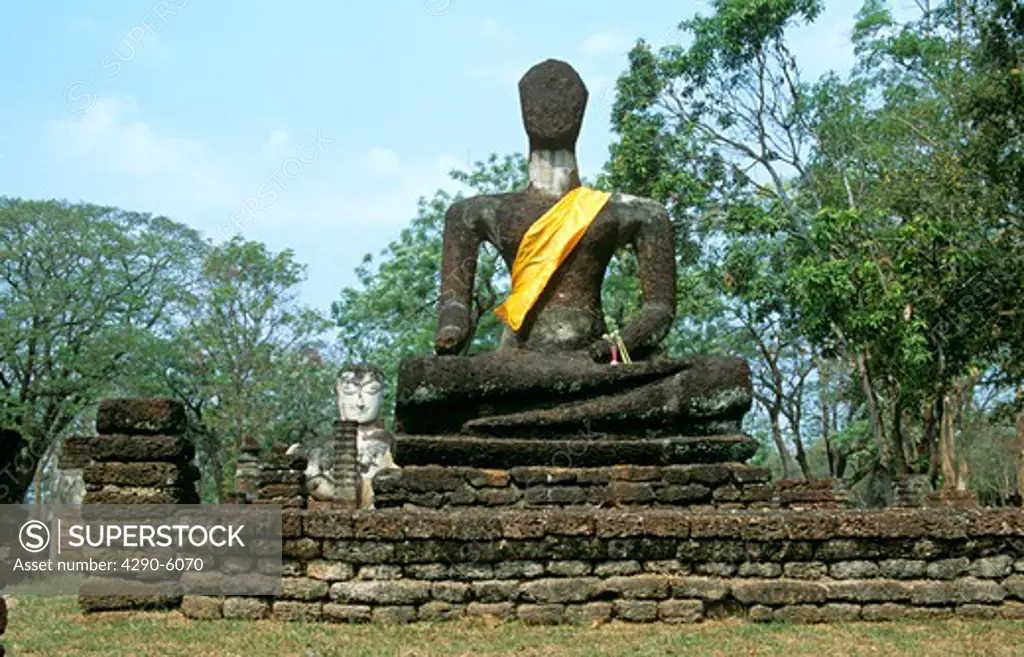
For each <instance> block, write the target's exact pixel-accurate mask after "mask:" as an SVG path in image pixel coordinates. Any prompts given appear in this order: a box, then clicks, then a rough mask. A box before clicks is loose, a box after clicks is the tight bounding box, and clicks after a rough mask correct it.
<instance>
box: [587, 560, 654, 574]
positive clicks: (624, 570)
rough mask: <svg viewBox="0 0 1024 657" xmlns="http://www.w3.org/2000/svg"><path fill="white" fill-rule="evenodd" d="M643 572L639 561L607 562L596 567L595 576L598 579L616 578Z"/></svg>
mask: <svg viewBox="0 0 1024 657" xmlns="http://www.w3.org/2000/svg"><path fill="white" fill-rule="evenodd" d="M642 570H643V568H642V567H641V566H640V562H639V561H605V562H604V563H599V564H597V565H596V566H594V574H595V575H597V576H598V577H614V576H616V575H632V574H634V573H639V572H641V571H642Z"/></svg>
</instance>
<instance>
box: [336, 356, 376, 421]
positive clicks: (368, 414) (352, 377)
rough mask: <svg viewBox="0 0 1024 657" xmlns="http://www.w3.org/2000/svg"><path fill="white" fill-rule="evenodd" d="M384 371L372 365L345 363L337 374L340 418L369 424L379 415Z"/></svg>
mask: <svg viewBox="0 0 1024 657" xmlns="http://www.w3.org/2000/svg"><path fill="white" fill-rule="evenodd" d="M384 381H385V377H384V372H382V371H381V370H380V369H378V368H376V367H373V366H372V365H362V364H356V365H346V366H345V367H343V368H342V370H341V372H340V373H339V375H338V386H337V390H338V412H339V413H340V415H341V419H342V420H350V421H353V422H358V423H359V424H371V423H373V422H376V421H377V418H378V417H380V409H381V405H382V402H383V400H384Z"/></svg>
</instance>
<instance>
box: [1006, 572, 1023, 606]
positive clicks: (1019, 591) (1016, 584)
mask: <svg viewBox="0 0 1024 657" xmlns="http://www.w3.org/2000/svg"><path fill="white" fill-rule="evenodd" d="M1002 584H1003V588H1004V589H1006V593H1007V594H1008V595H1009V596H1010V597H1013V598H1017V599H1018V600H1024V575H1010V576H1009V577H1007V578H1006V579H1004V580H1003V582H1002Z"/></svg>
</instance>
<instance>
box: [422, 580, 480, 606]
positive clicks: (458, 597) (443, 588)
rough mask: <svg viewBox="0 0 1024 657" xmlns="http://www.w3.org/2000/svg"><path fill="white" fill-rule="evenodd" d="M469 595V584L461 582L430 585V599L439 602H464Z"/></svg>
mask: <svg viewBox="0 0 1024 657" xmlns="http://www.w3.org/2000/svg"><path fill="white" fill-rule="evenodd" d="M469 595H470V594H469V584H464V583H462V582H434V583H433V584H431V585H430V597H431V598H433V599H434V600H440V601H441V602H452V603H457V602H466V601H467V600H469Z"/></svg>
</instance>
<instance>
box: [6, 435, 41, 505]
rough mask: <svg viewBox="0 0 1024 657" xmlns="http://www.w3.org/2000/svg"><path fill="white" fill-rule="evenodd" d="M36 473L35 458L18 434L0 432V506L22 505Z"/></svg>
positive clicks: (26, 443) (26, 442)
mask: <svg viewBox="0 0 1024 657" xmlns="http://www.w3.org/2000/svg"><path fill="white" fill-rule="evenodd" d="M35 473H36V458H35V457H34V456H33V454H32V452H31V450H30V449H29V444H28V441H26V440H25V439H24V438H23V437H22V436H21V434H20V433H18V432H17V431H13V430H7V429H4V430H0V504H22V503H23V502H24V501H25V493H26V492H27V491H28V489H29V487H30V486H31V485H32V478H33V477H34V476H35Z"/></svg>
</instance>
